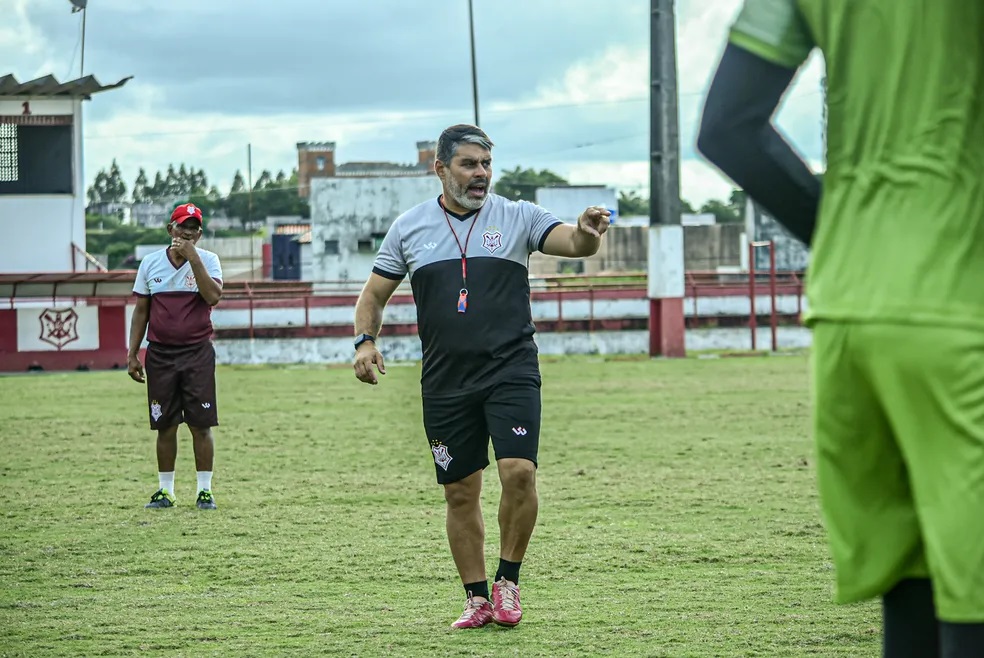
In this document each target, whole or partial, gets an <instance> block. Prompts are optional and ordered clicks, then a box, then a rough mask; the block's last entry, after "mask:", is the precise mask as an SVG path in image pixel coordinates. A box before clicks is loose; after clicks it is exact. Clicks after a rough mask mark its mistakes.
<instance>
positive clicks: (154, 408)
mask: <svg viewBox="0 0 984 658" xmlns="http://www.w3.org/2000/svg"><path fill="white" fill-rule="evenodd" d="M163 415H164V412H163V411H161V403H160V402H158V401H157V400H154V401H152V402H151V403H150V417H151V418H153V419H154V420H155V421H157V420H160V419H161V416H163Z"/></svg>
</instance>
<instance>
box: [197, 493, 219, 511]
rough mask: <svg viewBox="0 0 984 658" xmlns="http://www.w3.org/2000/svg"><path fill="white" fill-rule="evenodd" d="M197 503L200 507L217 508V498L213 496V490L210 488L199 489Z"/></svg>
mask: <svg viewBox="0 0 984 658" xmlns="http://www.w3.org/2000/svg"><path fill="white" fill-rule="evenodd" d="M195 505H197V506H198V509H215V498H214V497H213V496H212V492H211V491H209V490H208V489H202V490H201V491H199V492H198V500H196V501H195Z"/></svg>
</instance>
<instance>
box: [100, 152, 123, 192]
mask: <svg viewBox="0 0 984 658" xmlns="http://www.w3.org/2000/svg"><path fill="white" fill-rule="evenodd" d="M103 201H110V202H113V203H123V202H124V201H126V183H125V182H123V174H122V172H121V171H120V167H119V165H117V164H116V158H113V163H112V164H111V165H110V166H109V175H107V176H106V189H105V196H104V197H103Z"/></svg>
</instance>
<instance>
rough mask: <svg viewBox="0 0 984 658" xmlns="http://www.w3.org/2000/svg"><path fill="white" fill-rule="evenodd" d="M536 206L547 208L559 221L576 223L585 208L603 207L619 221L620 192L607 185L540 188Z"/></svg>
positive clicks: (537, 192)
mask: <svg viewBox="0 0 984 658" xmlns="http://www.w3.org/2000/svg"><path fill="white" fill-rule="evenodd" d="M536 204H537V205H538V206H542V207H543V208H546V209H547V210H549V211H550V212H552V213H553V214H554V215H556V216H557V218H558V219H562V220H564V221H565V222H569V223H572V224H573V223H574V222H576V221H577V218H578V217H580V216H581V213H582V212H584V209H585V208H588V207H590V206H603V207H604V208H607V209H608V210H609V211H611V213H612V219H614V220H615V221H616V222H617V221H618V219H617V217H618V191H617V190H615V188H613V187H607V186H605V185H557V186H554V187H539V188H537V190H536Z"/></svg>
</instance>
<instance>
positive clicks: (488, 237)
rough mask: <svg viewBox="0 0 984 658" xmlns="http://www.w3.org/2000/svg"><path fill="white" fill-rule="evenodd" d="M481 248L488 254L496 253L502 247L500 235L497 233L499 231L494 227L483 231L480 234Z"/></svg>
mask: <svg viewBox="0 0 984 658" xmlns="http://www.w3.org/2000/svg"><path fill="white" fill-rule="evenodd" d="M482 246H483V247H485V249H486V251H488V252H489V253H490V254H494V253H495V252H496V251H498V250H499V249H500V248H501V247H502V233H501V232H499V229H497V228H496V227H494V226H490V227H488V228H487V229H485V233H482Z"/></svg>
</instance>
